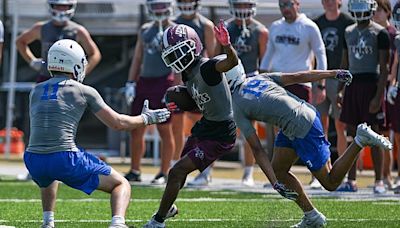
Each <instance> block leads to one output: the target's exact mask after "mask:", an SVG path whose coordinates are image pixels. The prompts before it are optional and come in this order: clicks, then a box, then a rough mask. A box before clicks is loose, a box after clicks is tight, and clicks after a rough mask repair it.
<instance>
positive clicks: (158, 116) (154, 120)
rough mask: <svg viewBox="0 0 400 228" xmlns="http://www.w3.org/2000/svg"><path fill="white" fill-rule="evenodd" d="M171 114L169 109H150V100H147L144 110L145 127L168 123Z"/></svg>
mask: <svg viewBox="0 0 400 228" xmlns="http://www.w3.org/2000/svg"><path fill="white" fill-rule="evenodd" d="M170 115H171V112H170V111H168V109H166V108H163V109H156V110H152V109H149V100H145V101H144V103H143V109H142V114H141V116H142V118H143V121H144V124H145V125H150V124H158V123H162V122H165V121H167V119H168V118H169V117H170Z"/></svg>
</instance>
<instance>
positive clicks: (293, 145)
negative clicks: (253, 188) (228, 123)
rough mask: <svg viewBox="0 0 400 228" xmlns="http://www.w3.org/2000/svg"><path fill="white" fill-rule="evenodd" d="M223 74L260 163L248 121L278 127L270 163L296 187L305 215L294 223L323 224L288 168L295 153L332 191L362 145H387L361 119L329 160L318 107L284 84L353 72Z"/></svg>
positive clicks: (263, 160) (346, 77)
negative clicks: (337, 154)
mask: <svg viewBox="0 0 400 228" xmlns="http://www.w3.org/2000/svg"><path fill="white" fill-rule="evenodd" d="M238 72H240V70H238ZM226 77H227V80H228V83H229V86H230V89H231V92H232V104H233V111H234V118H235V122H236V124H237V125H238V127H239V129H240V131H241V132H242V133H243V135H244V136H245V137H246V140H247V142H248V143H249V144H250V146H251V148H252V150H253V153H254V156H255V158H256V161H257V163H258V164H259V165H260V167H261V168H262V167H264V165H265V164H268V166H270V164H269V160H268V156H267V154H266V153H265V151H264V150H263V147H262V146H261V143H260V140H259V138H258V136H257V134H256V130H255V128H254V126H253V124H252V123H251V121H252V120H257V121H263V122H266V123H269V124H272V125H275V126H277V127H279V128H280V129H281V130H280V132H279V133H278V135H277V137H276V140H275V146H274V153H273V158H272V167H273V170H274V171H275V174H276V177H277V178H278V181H279V182H281V183H283V184H284V185H285V186H286V187H287V188H289V189H293V190H295V191H296V192H297V193H298V198H297V200H296V201H295V202H296V203H297V204H298V206H299V207H300V208H301V209H302V210H303V212H304V217H303V219H302V220H301V221H300V223H298V224H296V225H294V226H293V227H322V226H323V225H324V224H325V223H326V218H325V216H324V215H323V214H322V213H321V212H319V211H318V210H317V209H316V208H315V207H314V206H313V204H312V203H311V201H310V199H309V198H308V196H307V195H306V193H305V192H304V190H303V187H302V185H301V183H300V181H299V180H298V179H297V178H296V176H294V174H293V173H292V172H290V168H291V167H292V165H293V164H294V163H295V162H296V161H297V160H298V159H299V158H300V159H301V160H302V161H303V162H304V163H305V164H306V165H307V167H308V169H309V170H310V171H311V172H312V174H313V175H314V176H315V177H316V178H317V179H318V180H319V182H320V183H321V184H322V186H323V187H324V188H325V189H327V190H328V191H334V190H335V189H336V188H337V187H338V186H339V185H340V183H341V182H342V180H343V178H344V176H345V174H346V172H347V171H348V170H349V169H350V167H351V165H352V164H353V163H354V161H355V160H356V159H357V156H358V153H359V152H360V151H361V149H362V148H363V147H365V146H380V147H382V148H385V149H390V148H391V147H392V144H391V143H390V141H389V140H387V139H386V138H385V137H383V136H381V135H378V134H377V133H375V132H373V131H372V130H371V129H370V127H368V126H367V125H366V124H360V125H358V128H357V134H356V136H355V139H354V142H352V143H351V145H350V146H349V147H348V148H347V150H346V152H345V153H344V154H343V155H342V156H341V157H340V158H339V159H338V160H337V161H336V162H335V163H334V164H333V166H331V163H330V151H329V146H330V144H329V142H328V141H327V140H326V137H325V135H324V131H323V128H322V124H321V121H320V118H319V114H318V112H317V111H316V110H315V108H314V107H313V106H312V105H310V104H309V103H308V102H306V101H304V100H301V99H300V98H298V97H296V96H295V95H293V94H292V93H290V92H288V91H286V90H285V89H284V88H283V87H284V86H287V85H291V84H295V83H304V82H314V81H318V80H322V79H326V78H336V79H338V80H340V81H343V82H344V83H347V84H350V82H351V79H352V75H351V74H350V72H348V71H343V70H328V71H303V72H297V73H270V74H260V75H258V76H255V77H251V78H245V75H244V74H240V73H231V72H228V73H226ZM268 166H267V167H268Z"/></svg>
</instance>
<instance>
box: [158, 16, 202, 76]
mask: <svg viewBox="0 0 400 228" xmlns="http://www.w3.org/2000/svg"><path fill="white" fill-rule="evenodd" d="M162 43H163V51H162V55H161V57H162V59H163V60H164V63H165V65H167V67H171V68H172V69H173V70H174V71H175V72H176V73H180V72H182V71H184V70H185V69H186V68H187V67H188V66H189V65H190V64H192V63H193V61H194V60H195V59H196V57H197V56H199V55H200V54H201V51H202V50H203V44H202V43H201V40H200V38H199V36H198V35H197V33H196V31H194V29H192V28H191V27H189V26H187V25H183V24H178V25H174V26H171V27H169V28H167V30H165V31H164V34H163V42H162Z"/></svg>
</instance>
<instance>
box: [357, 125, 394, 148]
mask: <svg viewBox="0 0 400 228" xmlns="http://www.w3.org/2000/svg"><path fill="white" fill-rule="evenodd" d="M354 141H356V142H358V143H357V144H359V145H360V144H361V145H362V146H379V147H381V148H382V149H384V150H391V149H393V144H392V143H391V142H390V141H389V140H388V139H387V138H386V137H384V136H382V135H379V134H378V133H376V132H374V131H373V130H372V129H371V127H369V126H368V125H367V124H366V123H362V124H359V125H358V126H357V134H356V137H355V138H354Z"/></svg>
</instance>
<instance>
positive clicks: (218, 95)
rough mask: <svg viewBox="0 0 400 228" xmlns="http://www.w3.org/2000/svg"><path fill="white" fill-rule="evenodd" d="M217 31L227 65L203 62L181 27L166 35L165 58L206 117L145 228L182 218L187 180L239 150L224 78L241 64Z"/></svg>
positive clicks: (194, 40) (193, 37) (191, 35)
mask: <svg viewBox="0 0 400 228" xmlns="http://www.w3.org/2000/svg"><path fill="white" fill-rule="evenodd" d="M214 30H215V36H216V38H217V41H218V42H219V43H220V44H221V46H222V48H223V50H224V52H225V53H226V54H227V58H226V59H223V60H219V59H216V58H211V59H207V58H204V57H202V56H201V51H202V48H203V47H202V44H201V41H200V38H199V37H198V35H197V34H196V32H195V31H194V29H192V28H191V27H189V26H186V25H176V26H172V27H170V28H168V29H167V30H166V31H165V32H164V35H163V52H162V58H163V60H164V62H165V64H166V65H167V66H168V67H171V68H172V69H174V71H175V72H176V73H182V79H183V81H184V83H185V85H186V87H187V88H188V92H189V94H190V95H191V96H192V98H193V100H194V101H195V102H196V104H197V106H198V108H199V110H200V111H201V113H202V114H203V117H202V118H201V119H200V120H199V121H198V122H196V124H195V125H194V127H193V128H192V131H191V132H192V135H191V136H190V137H189V138H188V140H187V141H186V144H185V147H184V149H183V152H182V158H181V159H180V160H179V161H178V162H177V163H176V164H175V165H174V166H173V167H172V168H171V170H170V172H169V175H168V182H167V186H166V187H165V191H164V194H163V197H162V199H161V203H160V207H159V209H158V211H157V213H156V214H155V215H154V216H153V217H152V218H151V219H150V221H149V222H148V223H147V224H146V225H145V226H144V227H165V223H164V221H165V219H167V218H169V217H172V216H174V215H175V214H176V213H177V207H176V206H175V205H174V204H173V203H174V201H175V200H176V198H177V196H178V193H179V190H180V189H181V188H182V187H183V186H184V184H185V180H186V177H187V175H188V174H189V173H191V172H193V171H194V170H196V169H198V170H199V171H203V170H204V169H205V168H206V167H207V166H209V165H210V164H211V163H212V162H214V161H215V160H216V159H218V158H220V157H221V156H222V155H224V154H226V153H228V152H230V151H231V149H232V148H233V146H234V144H235V140H236V125H235V122H234V121H233V111H232V100H231V95H230V91H229V87H228V83H227V81H226V79H225V77H223V74H222V73H223V72H227V71H229V70H230V69H232V68H233V67H234V66H236V65H237V64H238V58H237V55H236V52H235V50H234V49H233V47H232V45H231V43H230V39H229V33H228V31H227V30H226V28H225V27H224V25H223V22H222V21H221V22H220V23H219V25H218V27H214ZM271 173H272V175H271V179H270V180H271V183H275V184H276V185H277V186H279V190H280V191H281V194H284V195H286V194H287V193H288V194H290V191H288V190H286V189H285V187H284V186H283V185H280V184H279V183H278V182H277V181H276V177H275V175H273V171H272V169H271ZM286 197H290V196H288V195H286Z"/></svg>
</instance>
